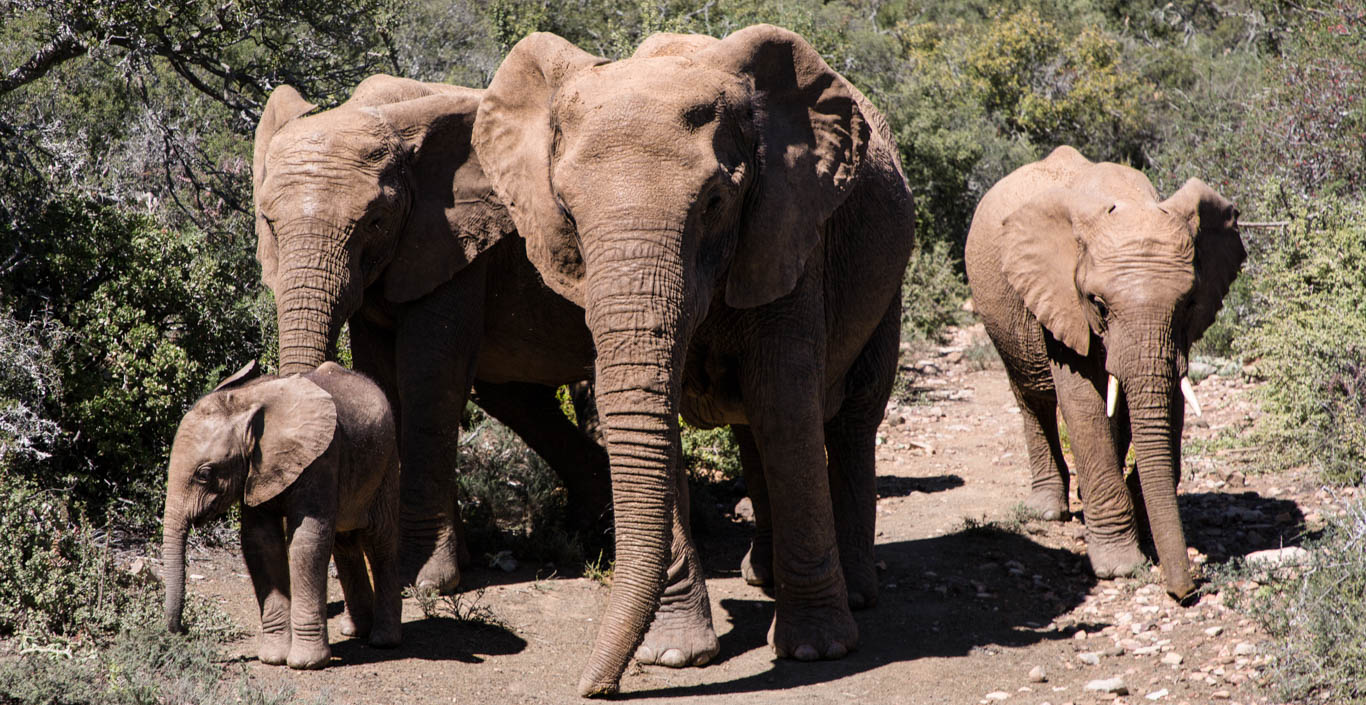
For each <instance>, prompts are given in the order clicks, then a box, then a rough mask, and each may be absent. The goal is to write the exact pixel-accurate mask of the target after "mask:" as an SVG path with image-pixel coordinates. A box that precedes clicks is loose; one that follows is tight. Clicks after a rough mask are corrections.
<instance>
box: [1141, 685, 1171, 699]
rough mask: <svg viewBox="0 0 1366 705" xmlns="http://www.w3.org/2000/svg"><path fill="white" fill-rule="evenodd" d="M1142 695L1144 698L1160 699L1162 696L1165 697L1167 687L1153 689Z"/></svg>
mask: <svg viewBox="0 0 1366 705" xmlns="http://www.w3.org/2000/svg"><path fill="white" fill-rule="evenodd" d="M1143 697H1145V698H1147V699H1149V700H1161V699H1162V698H1165V697H1167V689H1166V688H1163V689H1161V690H1154V691H1153V692H1151V693H1148V694H1147V695H1145V696H1143Z"/></svg>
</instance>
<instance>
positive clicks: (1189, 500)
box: [1177, 491, 1314, 563]
mask: <svg viewBox="0 0 1366 705" xmlns="http://www.w3.org/2000/svg"><path fill="white" fill-rule="evenodd" d="M1177 501H1178V502H1179V503H1180V507H1181V522H1182V524H1183V525H1184V526H1185V529H1186V542H1187V544H1188V545H1190V546H1192V547H1194V548H1196V549H1197V550H1199V551H1200V552H1201V553H1203V554H1205V555H1206V556H1207V557H1208V558H1209V560H1210V561H1211V562H1214V563H1223V562H1225V561H1228V560H1229V559H1231V558H1235V557H1238V556H1245V555H1247V554H1249V553H1253V552H1256V551H1264V550H1267V549H1273V548H1282V547H1284V546H1298V545H1300V544H1301V543H1303V542H1304V541H1306V540H1309V539H1311V538H1313V537H1314V536H1313V535H1312V534H1310V533H1308V532H1307V531H1306V529H1305V526H1304V514H1303V513H1302V512H1301V511H1300V508H1299V506H1298V505H1296V504H1295V502H1293V501H1291V500H1288V499H1281V498H1279V497H1264V496H1262V495H1260V494H1258V493H1256V492H1252V491H1247V492H1241V493H1238V494H1233V493H1227V492H1197V493H1191V494H1183V495H1180V496H1179V497H1178V499H1177Z"/></svg>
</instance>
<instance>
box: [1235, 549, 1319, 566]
mask: <svg viewBox="0 0 1366 705" xmlns="http://www.w3.org/2000/svg"><path fill="white" fill-rule="evenodd" d="M1246 560H1247V564H1248V565H1262V566H1265V567H1268V568H1278V567H1280V566H1284V565H1302V564H1304V563H1307V562H1308V561H1309V551H1306V550H1305V549H1303V548H1300V547H1299V546H1286V547H1285V548H1273V549H1269V550H1266V551H1255V552H1253V553H1249V554H1247V559H1246Z"/></svg>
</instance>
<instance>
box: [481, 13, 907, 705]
mask: <svg viewBox="0 0 1366 705" xmlns="http://www.w3.org/2000/svg"><path fill="white" fill-rule="evenodd" d="M474 140H475V145H476V147H477V148H478V150H479V154H480V158H481V160H482V162H483V164H484V168H485V170H486V172H487V173H488V174H489V177H490V179H491V180H492V182H493V184H494V186H495V187H496V189H497V192H498V194H499V195H500V196H501V197H502V199H503V201H504V203H506V204H507V205H508V208H509V210H510V211H511V213H512V217H513V220H514V221H515V222H516V223H517V229H518V232H519V233H520V234H521V235H522V236H523V237H524V238H525V239H526V241H527V255H528V256H529V257H530V258H531V261H532V262H533V263H535V265H536V267H537V269H538V270H539V271H540V273H541V275H542V276H543V277H544V278H545V281H546V283H547V284H549V285H550V286H551V287H552V288H554V289H555V290H556V291H558V292H560V293H561V294H563V295H564V296H565V297H566V298H568V299H570V300H572V301H574V302H575V303H578V304H581V305H582V306H584V308H585V310H586V314H587V321H588V327H589V329H590V330H591V331H592V334H593V340H594V342H595V344H596V349H597V352H598V357H597V366H596V373H595V377H594V379H595V384H596V391H597V404H598V410H599V413H600V414H601V423H602V428H603V431H604V434H605V436H606V438H607V443H608V453H609V455H610V456H611V462H612V470H611V472H612V489H613V504H614V508H615V515H616V546H617V554H616V555H617V562H616V572H615V578H614V581H613V584H612V595H611V599H610V602H609V605H608V608H607V612H606V614H605V615H604V617H603V620H602V626H601V628H600V630H599V633H598V638H597V642H596V643H595V644H594V647H593V652H592V654H591V655H590V656H589V662H588V665H587V668H586V669H585V672H584V674H583V677H582V679H581V680H580V683H579V689H580V692H581V693H582V694H584V695H593V694H601V693H610V692H614V691H615V690H616V689H617V688H618V682H619V679H620V676H621V673H622V670H623V669H624V668H625V666H626V663H627V661H628V660H629V658H630V657H631V654H632V652H633V651H634V650H636V647H637V645H640V650H639V651H638V652H636V654H637V658H638V659H640V660H641V661H643V662H647V663H665V664H668V665H686V664H700V663H704V662H705V661H706V660H707V659H709V658H710V657H711V656H713V655H715V654H716V652H717V641H716V636H715V633H714V631H713V630H712V625H711V615H710V607H709V602H708V598H707V594H706V587H705V583H704V582H703V579H702V575H701V571H700V564H699V562H698V558H697V555H696V549H695V547H694V545H693V543H692V539H691V536H690V532H689V528H688V524H687V481H686V478H685V477H684V476H683V474H682V472H681V469H680V465H679V457H680V449H679V428H678V419H679V415H680V414H681V415H682V416H683V418H684V419H686V420H687V421H688V423H690V424H693V425H696V426H702V427H713V426H719V425H725V424H731V425H732V427H733V428H734V429H735V432H736V436H737V439H738V441H739V443H740V447H741V452H742V456H743V460H742V462H743V463H744V465H745V472H746V475H747V477H748V478H749V480H748V485H749V487H750V488H751V489H752V490H756V489H760V488H762V489H763V490H766V494H767V496H766V497H765V498H764V499H765V501H764V506H765V507H769V508H770V510H771V515H772V516H771V522H772V527H773V546H772V548H773V554H772V564H771V569H772V573H773V575H774V582H775V588H776V597H777V610H776V614H775V618H774V623H773V626H772V628H771V630H770V634H769V640H770V643H772V644H773V646H774V648H775V650H776V651H777V653H778V655H779V656H792V657H796V658H799V659H803V660H809V659H816V658H839V657H841V656H843V655H844V654H846V653H847V652H848V651H849V650H851V649H853V648H854V647H855V646H856V644H857V641H858V629H857V626H856V625H855V623H854V620H853V617H852V615H851V614H850V611H849V609H850V603H851V602H853V603H854V604H862V605H870V604H872V602H873V601H874V600H875V599H876V594H877V576H876V572H875V570H874V567H873V538H874V526H873V524H874V515H875V502H876V496H875V492H874V480H875V476H874V441H875V434H876V429H877V426H878V424H879V422H880V421H881V418H882V415H883V412H884V407H885V404H886V401H887V398H888V396H889V394H890V391H891V386H892V381H893V378H894V376H895V373H896V355H897V345H898V338H899V335H900V312H901V308H900V285H901V279H902V275H903V273H904V271H905V268H906V263H907V260H908V258H909V256H910V252H911V247H912V231H911V228H912V225H911V224H912V222H913V221H914V212H913V208H912V203H911V196H910V192H909V190H908V189H907V186H906V183H905V180H904V178H903V176H902V173H901V169H900V166H899V164H898V162H897V157H896V146H895V143H894V142H893V140H892V138H891V135H890V131H889V130H888V129H887V126H886V124H885V122H884V121H883V120H882V118H881V116H880V115H879V114H878V113H877V111H876V110H875V109H874V108H873V107H872V105H871V104H870V103H869V102H868V101H867V99H866V98H864V97H863V95H861V94H860V93H859V92H858V91H857V90H856V89H855V88H854V87H853V86H852V85H850V84H849V83H848V82H847V81H846V80H845V79H844V78H843V77H841V76H840V75H839V74H837V73H835V72H834V71H833V70H832V69H831V68H830V67H829V66H828V65H826V63H825V62H824V61H823V60H822V59H821V58H820V55H819V54H817V53H816V51H815V50H814V49H813V48H812V47H811V46H810V45H809V44H807V43H806V41H805V40H803V39H802V38H801V37H799V36H797V35H795V34H793V33H792V32H789V31H787V30H783V29H780V28H777V27H772V26H767V25H759V26H754V27H749V28H746V29H743V30H740V31H738V32H736V33H734V34H732V35H730V36H729V37H727V38H726V39H723V40H716V39H712V38H710V37H702V36H679V35H656V36H654V37H651V38H650V39H648V40H646V42H645V43H644V44H643V45H642V46H641V47H640V49H639V50H638V51H637V52H636V54H635V55H634V56H633V57H631V58H629V59H625V60H622V61H618V62H615V63H607V62H606V61H605V60H603V59H600V58H598V57H595V56H592V55H590V54H588V53H587V52H584V51H583V50H581V49H579V48H578V47H575V46H574V45H572V44H570V43H569V42H568V41H566V40H564V39H563V38H561V37H558V36H555V35H553V34H546V33H537V34H532V35H529V36H528V37H526V38H524V39H522V40H521V41H520V42H518V43H517V45H516V46H515V47H513V49H512V51H511V52H509V54H508V56H507V58H506V59H505V60H504V61H503V64H502V66H501V67H499V69H498V72H497V74H496V75H495V76H494V79H493V81H492V83H491V84H490V87H489V89H488V91H487V92H486V94H485V97H484V101H483V103H482V104H481V105H480V108H479V115H478V118H477V120H476V122H475V136H474ZM758 502H759V499H758V498H756V514H757V513H758V507H759V504H758ZM671 556H672V560H671V559H670V557H671ZM652 620H653V623H652ZM647 626H648V627H649V633H648V634H647V633H646V627H647ZM642 640H643V643H642Z"/></svg>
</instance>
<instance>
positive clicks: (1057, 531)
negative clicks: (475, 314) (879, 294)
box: [189, 329, 1336, 705]
mask: <svg viewBox="0 0 1366 705" xmlns="http://www.w3.org/2000/svg"><path fill="white" fill-rule="evenodd" d="M982 341H983V337H982V334H981V333H980V329H979V330H977V331H974V330H972V329H968V330H963V331H959V332H958V333H957V334H956V336H955V338H954V342H953V344H951V345H949V346H945V347H942V348H938V349H931V350H930V351H928V352H926V353H923V354H921V355H918V356H916V357H920V358H923V359H920V360H914V361H910V362H912V363H913V364H909V365H907V367H908V369H907V374H911V375H913V379H914V380H915V386H916V388H917V389H916V391H917V396H918V398H919V399H920V401H919V402H917V403H913V404H910V405H907V406H895V407H893V408H892V409H891V410H889V414H888V420H887V422H885V423H884V425H883V427H882V429H881V432H880V441H881V443H880V445H879V450H878V474H879V478H878V490H879V501H878V547H877V548H878V559H879V560H880V561H881V562H882V563H883V564H884V565H885V569H883V570H882V571H881V578H882V593H881V602H880V604H878V605H877V607H875V608H873V609H871V610H866V611H862V612H859V613H856V616H857V619H858V623H859V629H860V632H861V637H862V643H861V645H860V648H859V649H858V651H856V652H855V653H853V654H851V655H850V656H849V657H848V658H845V659H844V660H841V661H837V662H829V663H814V664H807V663H795V662H790V661H778V660H775V659H774V657H773V653H772V651H771V649H770V648H769V647H768V646H767V644H766V642H765V635H766V633H767V630H768V626H769V623H770V621H771V619H772V616H773V603H772V601H771V600H770V599H769V598H767V597H765V596H764V595H763V594H762V593H761V592H760V591H759V590H758V589H757V588H753V587H750V586H748V585H746V584H745V583H744V582H743V580H741V578H740V577H739V572H738V566H739V560H740V557H741V556H742V555H743V553H744V550H745V547H746V541H747V527H746V525H745V523H744V521H743V519H742V517H743V516H744V514H745V511H744V509H745V507H744V505H745V503H744V502H743V501H738V500H740V498H739V497H738V496H731V495H727V494H725V493H724V492H722V493H719V494H718V496H717V497H716V498H715V499H716V503H717V505H718V516H717V517H716V520H715V521H712V522H707V526H708V527H709V529H710V530H709V531H707V532H706V533H705V534H704V535H702V536H700V539H699V540H700V544H701V547H702V551H703V555H704V560H705V562H706V565H707V567H708V570H709V576H710V577H709V580H708V588H709V590H710V592H711V598H712V612H713V615H714V616H715V622H716V629H717V632H718V634H719V635H720V640H721V653H720V655H719V656H718V658H717V660H716V661H715V662H713V663H712V664H711V665H708V666H707V667H705V668H700V669H686V670H681V671H675V670H670V669H666V668H658V667H640V666H637V665H634V664H633V665H632V666H631V667H630V668H629V669H628V671H627V673H626V676H625V678H624V679H623V680H622V691H623V694H624V695H625V696H627V697H630V698H632V699H638V700H641V701H647V702H658V703H674V702H689V703H694V702H706V703H713V702H714V703H745V704H746V705H757V704H760V703H839V702H857V703H916V704H920V703H925V704H928V703H992V702H1004V703H1030V704H1033V705H1037V704H1039V703H1050V704H1052V705H1063V704H1064V703H1093V702H1106V703H1110V702H1113V703H1147V702H1157V703H1206V702H1233V703H1252V702H1259V703H1260V702H1266V698H1265V697H1264V696H1259V695H1258V694H1257V693H1258V690H1257V689H1256V687H1255V685H1254V681H1255V680H1256V679H1258V678H1260V677H1263V674H1262V671H1261V669H1260V668H1259V666H1261V665H1262V664H1263V663H1264V659H1265V657H1264V656H1263V655H1262V651H1263V645H1262V644H1260V642H1261V641H1262V640H1263V639H1264V638H1265V637H1264V635H1263V634H1260V633H1258V631H1257V630H1256V629H1255V628H1254V626H1253V625H1252V623H1251V622H1250V621H1249V620H1247V619H1246V618H1244V617H1242V616H1241V615H1239V614H1238V613H1236V612H1233V611H1231V610H1229V609H1228V608H1226V607H1225V606H1224V603H1225V600H1226V599H1227V598H1228V595H1225V594H1220V593H1218V592H1214V593H1212V594H1206V595H1205V596H1204V597H1203V598H1202V599H1201V601H1200V602H1199V603H1198V604H1197V605H1195V606H1193V607H1188V608H1183V607H1180V606H1177V605H1175V604H1174V603H1173V602H1172V601H1171V600H1170V599H1169V598H1167V597H1166V596H1165V594H1163V592H1162V590H1161V588H1160V587H1159V586H1158V585H1157V584H1156V582H1155V581H1156V578H1155V577H1152V576H1149V577H1140V578H1133V579H1124V580H1117V581H1097V580H1096V579H1095V578H1094V577H1093V576H1092V575H1091V574H1090V572H1089V570H1088V568H1087V564H1086V559H1085V555H1084V550H1085V546H1084V544H1083V542H1082V540H1081V537H1082V533H1083V528H1082V525H1081V523H1080V522H1078V521H1076V520H1073V521H1071V522H1068V523H1065V524H1056V523H1044V522H1037V521H1028V520H1021V517H1020V514H1019V512H1018V511H1017V510H1016V509H1015V505H1017V503H1018V502H1019V501H1020V500H1021V499H1022V498H1023V497H1024V495H1025V490H1026V484H1027V482H1026V481H1027V471H1026V469H1025V460H1024V443H1023V439H1022V435H1021V432H1020V428H1019V420H1018V409H1016V408H1015V403H1014V399H1013V398H1012V397H1011V395H1010V392H1009V390H1008V388H1007V386H1006V381H1005V376H1004V373H1003V372H1002V371H1001V370H1000V369H999V367H993V368H988V369H976V368H977V367H980V365H981V364H982V363H981V360H982V358H983V357H984V356H983V355H981V352H982V350H983V348H982V347H981V343H982ZM1196 389H1197V391H1198V392H1199V394H1200V397H1201V402H1202V405H1203V406H1204V408H1205V409H1206V412H1205V413H1206V415H1205V417H1204V419H1202V420H1200V421H1198V422H1188V424H1187V430H1186V439H1187V440H1186V444H1187V445H1186V449H1187V458H1186V463H1185V465H1186V472H1185V479H1184V480H1183V484H1182V487H1181V490H1182V498H1181V508H1182V514H1183V516H1184V518H1185V525H1186V528H1187V533H1188V538H1189V540H1190V543H1191V545H1192V547H1193V552H1194V553H1195V554H1196V556H1195V557H1196V561H1197V563H1201V562H1205V561H1206V560H1208V563H1209V565H1214V564H1216V563H1218V562H1222V561H1226V560H1227V559H1228V558H1229V557H1230V556H1236V555H1244V554H1246V553H1249V552H1251V551H1256V550H1261V549H1268V548H1278V547H1280V546H1281V545H1282V543H1284V544H1286V545H1290V544H1294V543H1296V542H1298V541H1299V540H1300V537H1301V536H1302V535H1303V533H1304V532H1305V531H1306V526H1307V528H1308V530H1313V529H1315V528H1316V527H1317V526H1319V525H1321V522H1322V518H1321V517H1322V516H1323V515H1324V514H1326V513H1328V512H1331V511H1332V506H1333V502H1334V501H1336V500H1335V499H1334V498H1332V497H1330V496H1329V495H1328V493H1326V492H1324V491H1320V490H1318V489H1317V488H1316V487H1314V486H1313V485H1312V484H1309V481H1308V479H1307V475H1305V474H1304V473H1298V474H1297V473H1291V474H1289V475H1281V476H1276V475H1249V476H1245V475H1244V473H1243V472H1241V471H1240V470H1239V468H1238V466H1237V465H1235V464H1234V462H1235V461H1236V459H1237V458H1238V457H1239V456H1238V454H1237V453H1228V452H1225V451H1215V450H1212V449H1213V448H1214V447H1217V444H1214V443H1210V442H1209V439H1211V438H1216V437H1219V436H1220V435H1221V434H1228V433H1232V432H1236V431H1237V429H1240V428H1242V427H1244V426H1246V424H1247V423H1248V422H1249V420H1250V419H1251V418H1252V416H1253V415H1254V414H1255V406H1254V405H1253V404H1252V402H1251V401H1250V399H1249V398H1248V390H1247V389H1246V386H1245V384H1244V383H1242V382H1239V381H1237V380H1235V379H1229V378H1221V377H1219V376H1217V375H1215V376H1213V377H1209V378H1207V379H1205V380H1203V381H1202V382H1200V383H1199V384H1197V386H1196ZM1188 418H1190V419H1192V421H1193V417H1190V416H1188ZM1074 486H1075V483H1074ZM737 504H738V505H739V507H738V509H737ZM1073 509H1074V510H1078V509H1080V506H1079V505H1077V504H1075V499H1074V506H1073ZM192 558H194V559H195V560H193V561H192V563H191V564H190V566H189V573H191V574H194V575H198V576H201V579H198V580H192V581H191V585H190V590H191V591H194V592H198V593H200V594H207V595H211V596H213V598H214V599H215V600H217V601H220V602H221V603H222V605H223V607H224V608H225V609H226V610H227V611H228V612H229V613H230V614H231V615H232V616H233V617H234V618H235V619H236V620H237V621H238V622H239V623H240V624H242V625H243V626H244V627H245V628H246V629H247V630H249V631H250V630H254V629H255V628H256V613H255V604H254V601H253V599H252V597H251V589H250V585H249V583H248V581H247V578H246V575H245V570H244V568H243V566H242V563H241V558H240V557H239V556H237V555H234V554H233V553H231V552H228V551H212V552H207V553H203V554H200V555H198V556H193V557H192ZM465 585H466V586H469V587H467V591H466V592H465V593H464V594H463V595H462V597H461V598H460V602H459V606H458V608H457V609H456V610H455V611H456V612H459V613H460V616H461V617H463V618H462V619H456V618H452V617H449V616H441V617H424V615H423V613H422V611H421V610H420V609H419V607H418V605H417V604H416V602H415V601H414V600H407V601H406V603H405V605H404V618H405V627H404V628H405V632H404V637H405V643H404V645H403V647H402V648H400V649H397V650H394V651H380V650H374V649H370V648H368V647H367V646H365V645H363V644H361V643H358V642H356V641H354V640H342V639H341V637H340V635H339V634H338V632H337V627H336V624H335V620H334V621H333V624H332V626H331V630H332V638H333V640H334V647H333V653H334V662H333V665H332V666H331V667H329V668H327V669H326V670H323V671H320V672H311V673H294V672H290V671H288V670H287V669H283V668H275V667H267V666H262V665H261V664H259V663H258V662H256V661H255V659H254V657H253V655H254V649H255V646H254V640H253V639H251V638H248V639H243V640H241V641H239V642H236V643H234V644H233V645H232V646H231V647H230V648H231V650H232V651H233V653H235V654H237V655H239V656H240V657H241V659H240V665H236V666H233V667H234V668H243V669H245V670H246V671H247V672H249V673H250V674H251V677H252V678H254V679H260V680H263V681H265V682H267V683H271V684H279V685H282V686H289V687H293V688H294V689H296V690H297V692H298V693H299V694H300V695H301V696H307V697H313V696H320V699H322V700H324V701H326V702H333V703H478V704H482V705H504V704H508V703H569V702H574V701H575V700H576V697H575V695H574V685H575V683H577V680H578V674H579V669H580V668H581V666H582V664H583V661H584V659H585V657H586V655H587V652H588V649H589V646H590V645H591V643H592V639H593V636H594V633H595V628H596V623H595V620H596V619H597V618H598V616H599V615H600V614H601V611H602V609H603V607H604V605H605V604H606V599H607V594H608V590H607V588H606V587H604V586H603V585H601V584H599V583H597V582H595V581H593V580H589V579H586V578H561V577H552V576H551V575H550V571H549V570H547V569H546V568H544V567H542V566H529V565H523V566H521V567H520V568H518V569H517V570H516V571H514V572H511V573H507V572H503V571H501V570H498V569H490V568H476V569H474V570H472V571H471V572H470V573H469V574H468V575H467V579H466V583H465ZM1228 589H1230V590H1237V589H1238V587H1237V586H1236V585H1235V586H1233V587H1231V588H1228ZM332 595H333V600H334V604H333V608H334V609H333V612H334V613H336V612H339V611H340V602H339V599H340V598H339V595H340V591H339V589H338V588H337V586H336V584H335V582H334V584H333V586H332ZM447 607H448V608H449V607H450V606H449V605H447ZM450 611H451V610H450V609H447V610H446V612H447V613H448V614H449V612H450ZM1041 678H1042V680H1040V679H1041ZM1114 678H1119V679H1121V680H1122V682H1123V688H1122V689H1120V690H1122V691H1123V692H1124V693H1125V694H1117V693H1116V692H1096V691H1092V690H1087V687H1088V684H1092V685H1093V686H1094V683H1093V682H1094V681H1103V680H1107V679H1114ZM1111 685H1113V684H1111Z"/></svg>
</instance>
